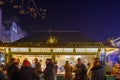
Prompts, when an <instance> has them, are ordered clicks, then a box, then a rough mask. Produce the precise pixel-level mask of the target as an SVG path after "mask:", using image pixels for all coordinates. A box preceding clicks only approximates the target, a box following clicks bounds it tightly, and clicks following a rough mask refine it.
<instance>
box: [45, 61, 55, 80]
mask: <svg viewBox="0 0 120 80" xmlns="http://www.w3.org/2000/svg"><path fill="white" fill-rule="evenodd" d="M44 76H45V80H54V64H52V63H48V64H47V65H46V68H45V71H44Z"/></svg>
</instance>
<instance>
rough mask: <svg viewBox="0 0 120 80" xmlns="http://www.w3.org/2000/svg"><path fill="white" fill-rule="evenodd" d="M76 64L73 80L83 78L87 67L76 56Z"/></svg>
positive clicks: (83, 79) (81, 79) (82, 79)
mask: <svg viewBox="0 0 120 80" xmlns="http://www.w3.org/2000/svg"><path fill="white" fill-rule="evenodd" d="M77 62H78V63H77V64H76V65H75V70H74V72H75V78H74V80H85V79H86V75H87V68H86V66H85V65H84V64H83V63H82V61H81V59H80V58H78V60H77Z"/></svg>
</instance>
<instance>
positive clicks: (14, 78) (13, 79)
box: [6, 58, 19, 80]
mask: <svg viewBox="0 0 120 80" xmlns="http://www.w3.org/2000/svg"><path fill="white" fill-rule="evenodd" d="M6 68H7V76H8V80H19V68H18V63H17V62H16V58H12V59H11V62H10V63H9V64H7V66H6Z"/></svg>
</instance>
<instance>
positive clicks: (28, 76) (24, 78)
mask: <svg viewBox="0 0 120 80" xmlns="http://www.w3.org/2000/svg"><path fill="white" fill-rule="evenodd" d="M20 80H39V76H37V74H35V71H34V69H33V68H32V67H31V63H30V62H29V61H28V60H27V59H25V60H24V61H23V65H22V67H21V69H20Z"/></svg>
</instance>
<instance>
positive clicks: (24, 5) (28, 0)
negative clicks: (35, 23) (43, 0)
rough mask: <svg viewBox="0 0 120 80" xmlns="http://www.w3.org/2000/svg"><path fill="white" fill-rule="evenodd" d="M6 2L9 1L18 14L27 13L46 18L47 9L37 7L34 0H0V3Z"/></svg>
mask: <svg viewBox="0 0 120 80" xmlns="http://www.w3.org/2000/svg"><path fill="white" fill-rule="evenodd" d="M6 2H10V4H12V5H13V8H15V9H18V10H19V14H22V15H23V14H28V15H30V16H31V17H33V18H37V17H40V18H42V19H46V12H47V9H43V8H38V6H37V4H36V2H35V1H34V0H0V5H5V3H6Z"/></svg>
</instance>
